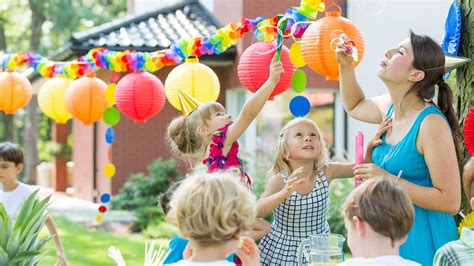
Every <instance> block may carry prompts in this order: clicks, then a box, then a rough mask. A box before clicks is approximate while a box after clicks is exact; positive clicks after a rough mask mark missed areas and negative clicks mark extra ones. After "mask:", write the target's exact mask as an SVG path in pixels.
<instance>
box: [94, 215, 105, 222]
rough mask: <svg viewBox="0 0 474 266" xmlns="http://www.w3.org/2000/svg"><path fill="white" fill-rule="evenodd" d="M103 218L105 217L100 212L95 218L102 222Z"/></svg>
mask: <svg viewBox="0 0 474 266" xmlns="http://www.w3.org/2000/svg"><path fill="white" fill-rule="evenodd" d="M103 219H104V217H103V216H102V215H100V214H99V215H97V216H96V217H95V220H96V221H97V222H102V220H103Z"/></svg>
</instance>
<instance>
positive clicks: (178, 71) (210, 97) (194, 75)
mask: <svg viewBox="0 0 474 266" xmlns="http://www.w3.org/2000/svg"><path fill="white" fill-rule="evenodd" d="M179 90H181V91H182V92H184V93H185V94H187V95H189V96H191V97H192V98H194V99H196V100H198V101H199V102H202V103H206V102H213V101H216V100H217V98H218V97H219V92H220V84H219V78H218V77H217V75H216V73H214V71H212V69H211V68H210V67H208V66H206V65H203V64H201V63H199V61H198V59H197V58H188V59H186V62H185V63H184V64H182V65H179V66H177V67H175V68H174V69H173V70H172V71H171V72H170V74H169V75H168V77H167V78H166V81H165V94H166V98H167V99H168V101H169V103H170V104H171V105H172V106H173V107H174V108H176V109H178V110H180V111H182V110H181V107H182V106H181V104H180V100H179V95H178V91H179Z"/></svg>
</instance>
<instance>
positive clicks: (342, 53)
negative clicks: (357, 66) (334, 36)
mask: <svg viewBox="0 0 474 266" xmlns="http://www.w3.org/2000/svg"><path fill="white" fill-rule="evenodd" d="M346 51H347V48H346V46H345V45H344V41H343V40H342V39H339V41H338V42H337V47H336V61H337V63H338V64H339V66H340V67H348V66H352V67H354V58H353V57H352V54H348V53H346Z"/></svg>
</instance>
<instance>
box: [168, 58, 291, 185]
mask: <svg viewBox="0 0 474 266" xmlns="http://www.w3.org/2000/svg"><path fill="white" fill-rule="evenodd" d="M275 55H276V54H275ZM275 57H276V56H273V59H272V62H271V65H270V75H269V77H268V80H267V81H266V82H265V83H264V84H263V85H262V87H261V88H260V89H259V90H258V91H257V92H256V93H255V94H254V95H252V97H250V99H248V101H247V102H246V103H245V105H244V106H243V107H242V111H241V112H240V114H239V116H238V117H237V119H236V120H235V121H233V120H232V117H231V115H229V114H227V112H226V110H225V108H224V107H223V106H222V105H221V104H220V103H217V102H210V103H206V104H203V105H201V106H199V107H198V108H197V109H195V110H194V111H193V112H191V113H190V114H189V115H188V116H184V115H183V116H180V117H178V118H175V119H174V120H173V121H171V123H170V125H169V126H168V137H169V138H170V140H171V144H172V148H173V149H174V150H176V151H178V153H181V154H182V155H184V156H186V157H187V158H188V159H189V161H190V162H191V164H192V165H193V166H194V165H196V164H197V162H198V161H202V163H203V164H205V165H207V167H208V170H209V171H210V172H214V171H216V170H224V169H229V168H233V169H238V170H239V171H240V173H241V175H240V176H241V178H242V182H243V183H244V184H246V185H247V186H248V188H249V189H251V180H250V178H249V176H248V175H247V174H246V173H245V171H244V169H243V165H242V162H241V160H240V159H239V158H238V156H237V155H238V151H239V145H238V143H237V139H238V138H239V137H240V135H242V134H243V133H244V131H245V130H246V129H247V128H248V126H249V125H250V123H251V122H252V121H253V120H254V119H255V117H256V116H257V115H258V113H259V112H260V110H261V109H262V108H263V106H264V105H265V103H266V101H267V100H268V97H270V95H271V94H272V92H273V89H274V88H275V86H276V84H277V83H278V81H279V80H280V74H281V73H282V72H283V71H284V70H283V64H282V63H281V62H280V61H278V62H277V61H276V60H275Z"/></svg>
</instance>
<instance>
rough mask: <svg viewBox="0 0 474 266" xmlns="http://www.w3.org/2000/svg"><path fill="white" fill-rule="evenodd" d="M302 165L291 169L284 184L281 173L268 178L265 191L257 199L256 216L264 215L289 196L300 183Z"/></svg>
mask: <svg viewBox="0 0 474 266" xmlns="http://www.w3.org/2000/svg"><path fill="white" fill-rule="evenodd" d="M302 171H303V167H300V168H298V169H296V170H295V171H293V173H292V174H291V176H290V178H289V179H288V182H287V183H286V184H285V182H284V181H283V177H282V176H281V175H275V176H273V177H271V178H270V180H268V183H267V185H266V186H265V191H264V192H263V193H262V196H260V199H259V200H258V201H257V217H258V218H261V217H265V216H266V215H268V214H269V213H271V212H272V211H273V209H275V208H276V207H277V206H278V205H280V203H282V202H283V201H284V200H285V199H287V198H288V197H290V196H291V194H293V192H294V191H295V189H296V186H297V185H298V184H299V183H301V182H302V181H303V179H304V177H302V176H301V172H302Z"/></svg>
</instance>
